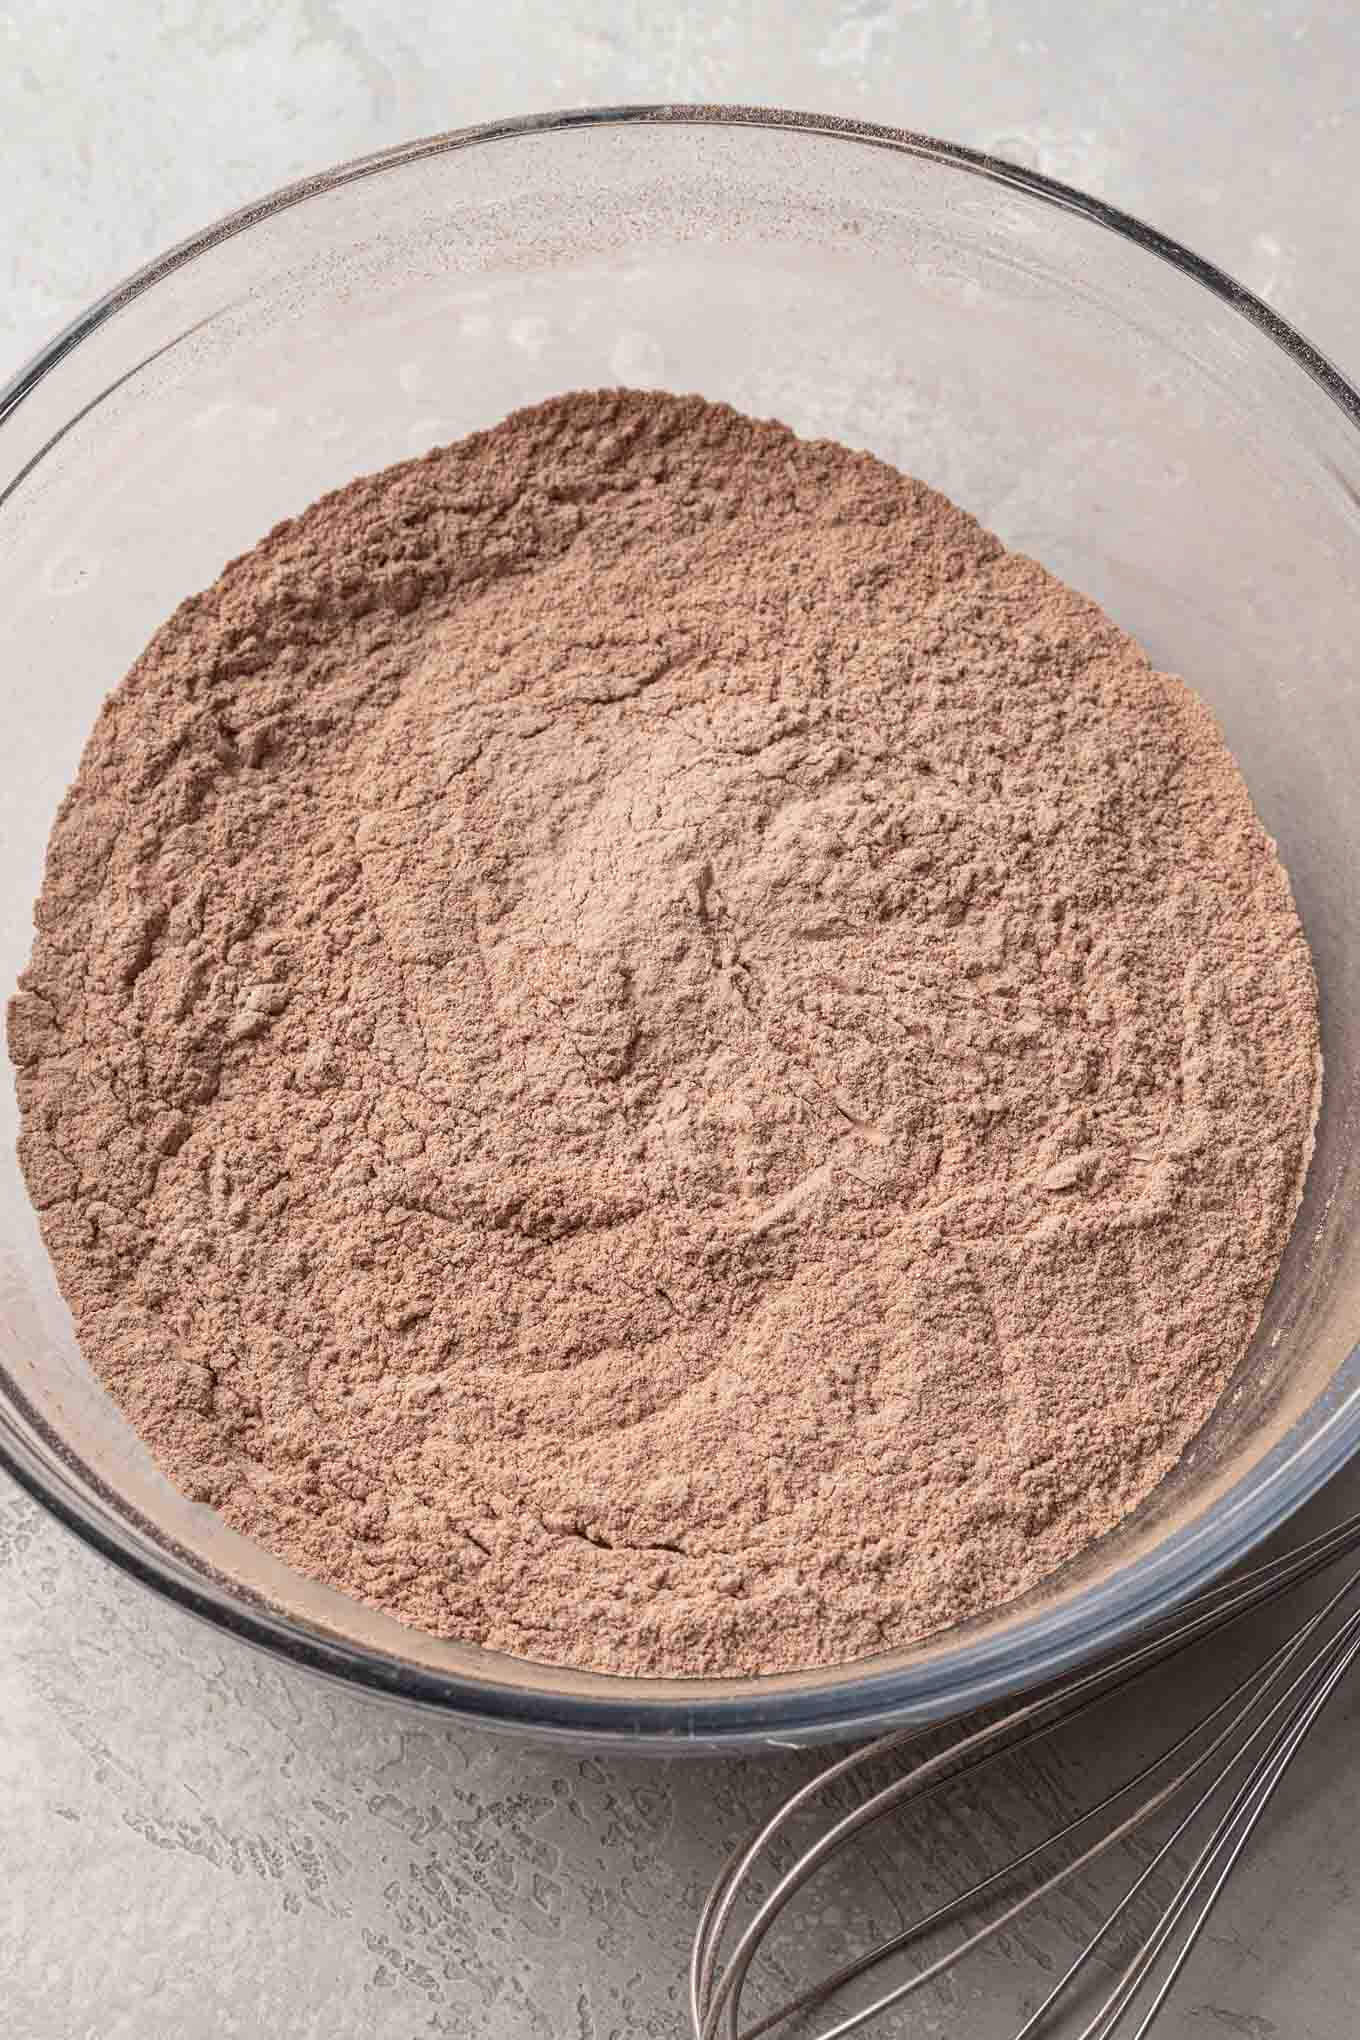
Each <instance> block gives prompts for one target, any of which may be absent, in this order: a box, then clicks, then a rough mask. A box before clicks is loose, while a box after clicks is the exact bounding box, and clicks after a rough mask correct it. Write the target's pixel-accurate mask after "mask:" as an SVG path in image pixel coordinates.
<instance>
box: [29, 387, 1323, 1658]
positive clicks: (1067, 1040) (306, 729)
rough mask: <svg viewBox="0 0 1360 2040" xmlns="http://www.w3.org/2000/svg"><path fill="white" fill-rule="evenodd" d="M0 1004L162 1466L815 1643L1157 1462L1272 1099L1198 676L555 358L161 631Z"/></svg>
mask: <svg viewBox="0 0 1360 2040" xmlns="http://www.w3.org/2000/svg"><path fill="white" fill-rule="evenodd" d="M37 921H38V937H37V942H36V945H35V948H34V952H33V959H32V964H31V967H30V969H29V970H28V971H27V973H26V974H25V977H24V979H23V989H22V991H21V993H20V994H19V996H18V998H17V999H16V1001H15V1003H14V1005H13V1009H12V1016H11V1037H12V1052H13V1055H14V1059H15V1061H16V1062H17V1063H18V1065H19V1067H20V1086H21V1092H22V1102H23V1110H24V1131H23V1139H22V1155H23V1164H24V1168H25V1171H26V1173H27V1177H28V1182H29V1185H30V1188H31V1190H32V1194H33V1197H34V1200H35V1202H36V1203H37V1205H38V1206H39V1207H40V1209H41V1213H42V1222H43V1230H44V1234H45V1237H46V1239H47V1242H48V1245H49V1247H50V1249H51V1252H52V1255H53V1257H54V1260H55V1263H56V1267H57V1270H58V1273H59V1275H60V1278H61V1282H62V1286H63V1289H64V1291H65V1294H66V1296H67V1298H68V1299H69V1301H70V1304H71V1306H72V1309H73V1310H74V1312H75V1316H76V1321H77V1324H78V1328H79V1333H80V1337H81V1340H82V1343H83V1346H84V1349H85V1351H86V1353H87V1354H88V1356H89V1358H90V1360H91V1361H92V1362H93V1364H94V1366H95V1367H96V1368H97V1369H98V1371H99V1373H100V1375H101V1376H102V1378H103V1379H104V1381H105V1382H106V1383H107V1384H108V1386H109V1388H110V1390H111V1391H112V1393H113V1394H114V1395H115V1396H116V1397H117V1399H118V1400H119V1402H120V1403H121V1404H122V1405H123V1407H124V1408H125V1410H126V1411H127V1412H128V1415H129V1416H130V1418H131V1420H132V1421H133V1423H134V1424H136V1425H137V1426H138V1428H139V1429H140V1430H141V1431H142V1433H143V1434H144V1435H145V1437H146V1438H147V1440H148V1441H149V1443H150V1445H151V1446H152V1448H153V1450H154V1451H155V1453H156V1454H157V1456H158V1458H159V1459H160V1461H161V1463H162V1465H163V1466H164V1467H165V1468H166V1470H167V1471H168V1472H169V1473H170V1475H171V1476H172V1477H173V1478H174V1479H175V1480H177V1481H178V1482H179V1483H180V1485H181V1486H182V1487H183V1488H185V1489H186V1490H187V1491H188V1492H189V1493H190V1494H192V1495H194V1496H196V1497H198V1498H200V1499H203V1500H207V1501H210V1502H212V1503H214V1504H215V1505H216V1506H217V1507H218V1508H219V1509H220V1510H221V1511H222V1513H223V1514H224V1515H225V1516H226V1517H227V1518H228V1519H229V1521H230V1522H232V1523H233V1524H235V1525H236V1526H237V1527H238V1528H239V1529H241V1530H243V1531H245V1532H247V1533H249V1534H250V1535H251V1536H252V1537H255V1538H258V1539H259V1540H260V1541H261V1542H263V1543H265V1544H267V1545H269V1546H270V1547H271V1548H272V1549H273V1550H275V1551H276V1552H278V1553H279V1554H281V1555H282V1556H283V1557H284V1558H285V1559H287V1560H288V1561H290V1562H291V1563H292V1564H293V1565H295V1566H296V1567H298V1568H299V1569H300V1570H302V1571H304V1572H307V1573H311V1574H314V1575H316V1576H318V1577H320V1578H322V1579H325V1580H327V1581H329V1582H331V1583H332V1584H333V1585H336V1586H339V1587H342V1588H345V1589H347V1590H348V1591H349V1592H350V1593H353V1594H356V1595H358V1596H359V1597H360V1598H362V1599H363V1600H366V1601H369V1602H372V1603H374V1604H376V1605H378V1606H381V1607H383V1608H385V1609H388V1610H390V1611H392V1612H394V1613H396V1614H397V1615H400V1616H401V1617H403V1618H404V1619H405V1620H407V1621H409V1622H412V1623H415V1624H419V1625H421V1626H422V1627H424V1628H426V1629H429V1630H432V1631H435V1632H437V1633H439V1634H442V1635H448V1636H455V1637H461V1638H466V1639H470V1640H475V1641H479V1642H482V1643H485V1644H489V1645H492V1646H494V1647H496V1648H498V1649H501V1650H506V1651H512V1652H517V1653H521V1654H523V1655H526V1656H530V1657H535V1658H539V1659H546V1660H551V1661H555V1662H559V1663H568V1664H574V1665H582V1666H593V1667H597V1668H601V1669H608V1670H613V1671H621V1672H669V1673H713V1674H718V1673H733V1672H752V1671H757V1670H760V1671H774V1670H780V1669H783V1668H786V1667H793V1666H808V1665H814V1664H818V1663H823V1662H828V1661H833V1660H838V1659H844V1658H849V1657H852V1656H855V1655H857V1654H859V1653H862V1652H868V1651H874V1650H877V1649H880V1648H882V1647H885V1646H887V1645H890V1644H896V1643H900V1642H902V1641H904V1640H906V1639H908V1638H910V1637H912V1636H915V1635H917V1634H919V1633H922V1632H925V1631H929V1630H933V1629H937V1628H939V1627H940V1626H942V1625H944V1624H948V1623H951V1622H953V1621H955V1620H957V1619H958V1618H961V1617H964V1616H967V1615H970V1614H972V1613H974V1612H975V1611H977V1610H980V1609H984V1608H986V1607H988V1606H989V1605H991V1604H994V1603H997V1602H1001V1601H1004V1600H1006V1599H1007V1598H1008V1597H1010V1596H1013V1595H1015V1594H1017V1593H1018V1592H1019V1591H1020V1590H1022V1589H1023V1588H1026V1587H1028V1586H1029V1585H1031V1584H1032V1583H1033V1582H1035V1581H1037V1580H1039V1579H1040V1578H1041V1577H1043V1576H1044V1575H1045V1574H1047V1573H1049V1572H1050V1571H1052V1570H1053V1568H1055V1567H1056V1566H1058V1565H1059V1564H1060V1563H1061V1562H1062V1561H1063V1560H1065V1559H1066V1558H1068V1557H1069V1556H1070V1555H1071V1554H1072V1553H1074V1552H1076V1551H1077V1550H1078V1549H1079V1548H1080V1547H1081V1546H1083V1545H1084V1544H1086V1543H1087V1541H1088V1540H1090V1539H1092V1538H1094V1537H1096V1536H1098V1535H1099V1534H1100V1533H1102V1532H1103V1531H1106V1530H1108V1529H1109V1528H1110V1527H1111V1526H1112V1525H1113V1524H1115V1523H1117V1522H1118V1521H1119V1519H1120V1518H1121V1517H1122V1516H1123V1515H1124V1514H1125V1513H1126V1512H1127V1511H1128V1510H1129V1509H1130V1508H1132V1507H1133V1505H1134V1504H1135V1503H1136V1502H1138V1501H1139V1499H1140V1498H1141V1497H1142V1496H1144V1495H1146V1494H1147V1492H1148V1491H1149V1489H1150V1488H1151V1487H1152V1486H1153V1485H1154V1484H1155V1483H1156V1481H1157V1480H1158V1479H1159V1478H1160V1477H1161V1476H1162V1475H1163V1474H1164V1473H1165V1472H1166V1470H1167V1469H1168V1468H1169V1467H1170V1466H1171V1465H1172V1464H1173V1462H1174V1461H1175V1460H1176V1458H1177V1457H1178V1455H1179V1454H1180V1453H1181V1451H1182V1450H1183V1448H1184V1447H1185V1445H1186V1444H1187V1442H1188V1441H1189V1440H1190V1439H1191V1438H1192V1437H1193V1436H1194V1434H1195V1432H1196V1431H1197V1430H1198V1429H1199V1427H1200V1426H1201V1424H1202V1423H1203V1421H1204V1419H1205V1417H1206V1416H1207V1415H1208V1413H1209V1411H1210V1410H1211V1408H1212V1407H1213V1404H1214V1402H1215V1399H1216V1398H1217V1397H1218V1395H1219V1393H1220V1391H1221V1390H1222V1388H1223V1386H1224V1384H1225V1382H1226V1381H1227V1379H1228V1377H1229V1375H1230V1373H1231V1371H1232V1369H1233V1367H1234V1365H1235V1363H1236V1362H1237V1361H1238V1359H1239V1358H1240V1356H1241V1354H1242V1352H1243V1350H1244V1348H1245V1346H1246V1344H1247V1341H1248V1338H1249V1336H1250V1334H1251V1332H1252V1329H1253V1327H1254V1325H1255V1323H1256V1321H1257V1318H1258V1315H1259V1313H1260V1310H1261V1307H1262V1303H1263V1300H1264V1298H1265V1295H1266V1292H1267V1290H1268V1288H1269V1285H1270V1282H1271V1279H1272V1277H1273V1274H1274V1272H1275V1268H1276V1265H1277V1263H1278V1261H1279V1257H1280V1254H1281V1251H1282V1248H1283V1245H1284V1242H1285V1239H1286V1236H1287V1234H1288V1231H1289V1228H1290V1224H1291V1221H1292V1219H1293V1216H1294V1211H1295V1207H1296V1203H1297V1199H1298V1194H1299V1186H1300V1181H1301V1174H1302V1170H1303V1168H1304V1166H1305V1163H1306V1159H1307V1154H1308V1150H1309V1145H1310V1141H1311V1128H1312V1121H1313V1114H1314V1109H1315V1092H1316V1086H1317V1081H1318V1068H1319V1063H1318V1031H1317V1018H1316V998H1315V989H1314V983H1313V975H1312V970H1311V966H1310V962H1309V957H1308V953H1307V949H1306V946H1305V942H1304V938H1303V935H1302V932H1301V930H1300V927H1299V923H1298V920H1297V917H1296V915H1295V911H1294V907H1293V904H1292V901H1291V898H1290V892H1289V886H1288V882H1287V880H1286V877H1285V874H1284V872H1283V870H1282V869H1281V867H1280V865H1279V863H1278V861H1277V858H1276V855H1275V850H1274V846H1273V844H1272V843H1271V841H1270V840H1269V838H1268V837H1267V835H1266V833H1265V831H1264V829H1263V828H1262V827H1261V825H1260V823H1259V822H1258V821H1257V820H1256V818H1255V816H1254V814H1253V812H1252V808H1251V806H1250V803H1249V800H1248V797H1247V794H1246V791H1245V789H1244V787H1243V784H1242V781H1241V779H1240V777H1239V775H1238V772H1237V770H1236V768H1235V766H1234V764H1233V762H1232V760H1231V758H1230V757H1229V755H1228V753H1227V751H1226V750H1225V748H1224V746H1223V743H1222V740H1221V739H1220V737H1219V735H1218V733H1217V731H1216V729H1215V726H1214V724H1213V722H1212V720H1211V718H1210V716H1209V714H1208V712H1207V711H1206V710H1205V708H1204V707H1203V706H1202V705H1201V704H1200V702H1198V701H1197V700H1196V699H1195V698H1194V697H1193V696H1192V695H1191V694H1190V693H1188V692H1187V690H1186V689H1185V688H1184V687H1183V686H1182V685H1181V684H1180V683H1179V682H1178V681H1176V680H1174V679H1170V678H1168V677H1167V676H1165V675H1164V674H1160V673H1156V672H1153V671H1152V670H1151V669H1150V667H1149V665H1148V661H1147V659H1146V658H1145V656H1144V655H1143V653H1142V652H1141V651H1140V650H1139V648H1138V646H1137V645H1136V644H1134V643H1133V642H1132V641H1131V640H1130V639H1129V638H1128V637H1126V636H1125V635H1124V634H1123V633H1122V632H1121V631H1119V630H1118V629H1116V627H1115V626H1114V624H1112V623H1111V622H1110V621H1109V619H1108V618H1107V617H1105V616H1104V615H1102V613H1101V612H1100V611H1099V610H1098V609H1097V608H1095V607H1094V606H1093V605H1092V604H1091V603H1090V602H1088V601H1085V600H1084V599H1083V598H1082V597H1080V596H1078V595H1075V594H1073V593H1072V592H1071V591H1070V590H1068V589H1067V588H1065V587H1063V586H1061V585H1060V584H1059V583H1058V582H1057V581H1055V580H1053V579H1052V578H1051V577H1050V576H1049V575H1048V574H1046V573H1045V572H1044V571H1043V570H1042V568H1040V567H1038V566H1036V565H1034V564H1033V562H1032V561H1030V560H1027V559H1022V558H1019V557H1016V556H1013V555H1010V554H1008V553H1006V552H1005V551H1003V549H1002V548H1001V546H1000V545H999V544H998V542H997V541H996V540H995V539H994V538H992V537H990V536H989V535H988V534H987V533H986V532H985V531H983V530H981V529H980V528H979V527H978V525H977V524H975V523H974V522H973V520H972V519H971V518H969V517H967V516H965V515H964V514H963V513H962V512H961V511H959V510H956V509H954V508H953V507H952V506H951V505H950V504H949V503H947V502H946V501H945V500H944V499H943V498H942V497H940V496H938V495H936V494H934V493H932V492H931V491H930V490H929V489H927V488H925V487H923V486H922V485H921V484H920V483H919V482H914V481H909V480H907V479H905V478H904V477H902V476H901V475H899V474H897V473H895V472H893V471H892V470H891V469H889V468H887V467H884V466H882V465H880V464H879V463H878V462H877V461H875V460H873V459H871V458H869V457H868V456H866V455H863V454H856V453H851V452H848V451H846V450H845V449H844V448H842V447H839V446H835V445H831V444H826V443H817V444H808V443H804V442H800V441H799V440H798V439H796V438H794V437H793V435H792V434H791V433H789V432H788V431H786V430H785V429H784V428H783V427H781V426H778V425H773V424H757V423H755V422H753V421H752V420H750V419H747V418H743V417H740V416H738V415H737V414H735V413H734V412H732V411H730V410H728V409H725V408H723V407H720V406H713V405H709V404H705V403H703V402H700V401H699V400H697V399H694V398H686V399H679V398H674V397H668V396H659V395H639V394H630V393H607V394H597V395H576V396H571V397H565V398H562V399H560V400H558V401H556V402H553V403H549V404H545V405H542V406H540V407H539V408H537V409H535V410H531V411H525V412H520V413H518V414H517V415H515V416H514V417H512V418H510V419H508V420H507V421H506V422H505V423H504V424H503V425H501V426H499V427H498V428H497V429H496V430H495V431H493V432H488V433H481V434H478V435H476V436H474V437H473V438H471V439H468V440H465V441H463V442H462V443H460V444H458V445H456V446H452V447H448V448H445V449H442V450H440V451H438V452H435V453H432V454H431V455H430V456H429V457H428V458H427V459H425V460H420V461H415V462H412V463H409V464H406V465H404V466H401V467H396V468H392V469H389V470H388V471H387V472H386V473H384V474H380V475H376V476H373V477H369V478H367V479H364V480H361V481H357V482H355V483H354V484H353V485H352V486H351V487H349V488H347V489H344V490H342V491H340V492H339V493H338V494H336V495H333V496H329V497H327V498H326V499H325V500H324V501H322V502H320V503H318V504H317V505H316V506H315V507H314V508H312V509H311V510H309V511H307V512H306V514H305V515H304V516H302V517H300V518H298V519H296V520H295V521H294V522H292V523H289V524H284V525H280V526H279V528H278V529H277V530H276V531H274V532H272V533H271V534H270V536H269V537H268V538H267V539H265V540H264V542H263V543H262V544H261V545H259V546H258V547H257V548H256V549H255V551H254V552H252V553H249V554H247V555H246V556H245V557H244V558H243V559H240V560H237V561H236V562H234V563H233V564H232V565H231V566H230V567H228V568H227V570H226V572H225V573H224V574H223V575H222V577H221V579H220V580H219V581H218V582H217V584H216V585H215V586H214V587H212V588H211V589H209V590H208V591H207V592H206V593H205V594H203V595H200V596H197V597H195V598H194V599H193V600H191V601H189V602H186V603H185V604H184V605H183V606H182V608H181V609H179V611H178V612H177V613H176V614H175V615H174V616H173V617H172V618H171V619H170V621H169V622H168V623H167V624H166V625H165V626H164V628H163V629H162V630H161V631H160V632H159V633H158V634H157V636H156V637H155V639H154V640H153V641H152V643H151V645H150V646H149V648H148V649H147V651H146V652H145V653H144V654H143V656H142V657H141V659H140V660H139V661H138V663H137V665H136V666H135V667H134V668H133V670H132V672H131V673H130V674H129V675H128V677H127V679H126V680H125V681H124V682H123V684H122V686H121V687H120V688H119V689H118V691H117V692H116V693H115V694H114V696H113V697H112V699H111V700H110V701H109V702H108V704H107V705H106V707H105V709H104V711H103V713H102V715H101V717H100V719H99V722H98V725H97V727H96V729H95V731H94V734H93V736H92V737H91V739H90V743H89V746H88V749H87V751H86V754H85V758H84V762H83V764H82V766H81V770H80V776H79V778H78V780H77V781H76V784H75V786H74V787H73V789H72V790H71V792H70V794H69V795H68V797H67V799H66V802H65V805H64V806H63V808H62V810H61V814H60V818H59V820H58V822H57V825H56V828H55V830H54V833H53V836H52V843H51V850H50V854H49V859H48V867H47V876H46V882H45V884H44V887H43V892H42V897H41V899H40V901H39V903H38V910H37Z"/></svg>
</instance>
